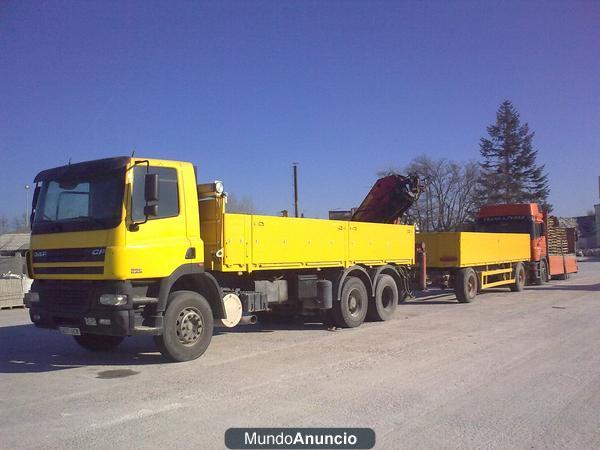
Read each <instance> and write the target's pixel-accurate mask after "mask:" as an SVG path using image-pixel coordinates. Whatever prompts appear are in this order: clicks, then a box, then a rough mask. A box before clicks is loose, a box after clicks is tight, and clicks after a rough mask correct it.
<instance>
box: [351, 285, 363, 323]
mask: <svg viewBox="0 0 600 450" xmlns="http://www.w3.org/2000/svg"><path fill="white" fill-rule="evenodd" d="M362 304H363V300H362V296H361V295H360V292H359V291H358V290H357V289H353V290H352V291H351V292H350V295H349V296H348V312H349V313H350V315H351V316H353V317H357V316H360V312H361V310H362Z"/></svg>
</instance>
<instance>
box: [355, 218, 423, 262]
mask: <svg viewBox="0 0 600 450" xmlns="http://www.w3.org/2000/svg"><path fill="white" fill-rule="evenodd" d="M348 226H349V229H350V233H349V251H348V254H349V258H348V259H349V260H350V263H351V264H366V265H382V264H386V263H395V264H412V263H413V262H414V255H415V228H414V227H413V226H412V225H386V224H379V223H365V222H348Z"/></svg>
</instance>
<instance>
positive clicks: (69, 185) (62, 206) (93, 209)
mask: <svg viewBox="0 0 600 450" xmlns="http://www.w3.org/2000/svg"><path fill="white" fill-rule="evenodd" d="M86 175H87V176H85V177H81V178H78V177H70V178H68V179H60V180H52V179H48V180H44V181H42V183H41V186H40V188H39V195H38V198H37V202H36V205H34V208H35V209H34V211H35V213H34V216H33V223H32V230H31V231H32V233H33V234H41V233H56V232H67V231H85V230H101V229H108V228H114V227H116V226H117V225H118V224H119V222H120V221H121V213H122V204H123V190H124V175H125V172H124V170H113V171H110V172H107V173H104V174H102V175H91V174H89V173H88V174H86Z"/></svg>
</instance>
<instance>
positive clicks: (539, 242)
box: [477, 203, 578, 284]
mask: <svg viewBox="0 0 600 450" xmlns="http://www.w3.org/2000/svg"><path fill="white" fill-rule="evenodd" d="M477 230H478V231H483V232H492V233H528V234H529V235H530V236H531V262H530V264H529V270H528V278H529V281H530V282H533V283H535V284H542V283H545V282H546V281H549V280H550V279H551V278H552V277H556V278H562V279H565V278H568V277H569V274H571V273H576V272H577V271H578V267H577V258H576V256H575V241H576V233H575V229H573V228H565V227H560V226H558V220H557V219H556V218H554V217H549V216H548V215H547V213H545V212H542V211H541V210H540V208H539V207H538V205H537V203H515V204H507V205H486V206H483V207H482V208H481V210H480V211H479V214H478V217H477Z"/></svg>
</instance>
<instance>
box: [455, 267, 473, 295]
mask: <svg viewBox="0 0 600 450" xmlns="http://www.w3.org/2000/svg"><path fill="white" fill-rule="evenodd" d="M478 284H479V283H478V282H477V274H476V273H475V271H474V270H473V269H472V268H470V267H467V268H466V269H460V270H459V271H458V273H457V274H456V282H455V286H454V293H455V294H456V299H457V300H458V301H459V302H460V303H471V302H472V301H473V299H474V298H475V296H476V295H477V289H478V287H477V285H478Z"/></svg>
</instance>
